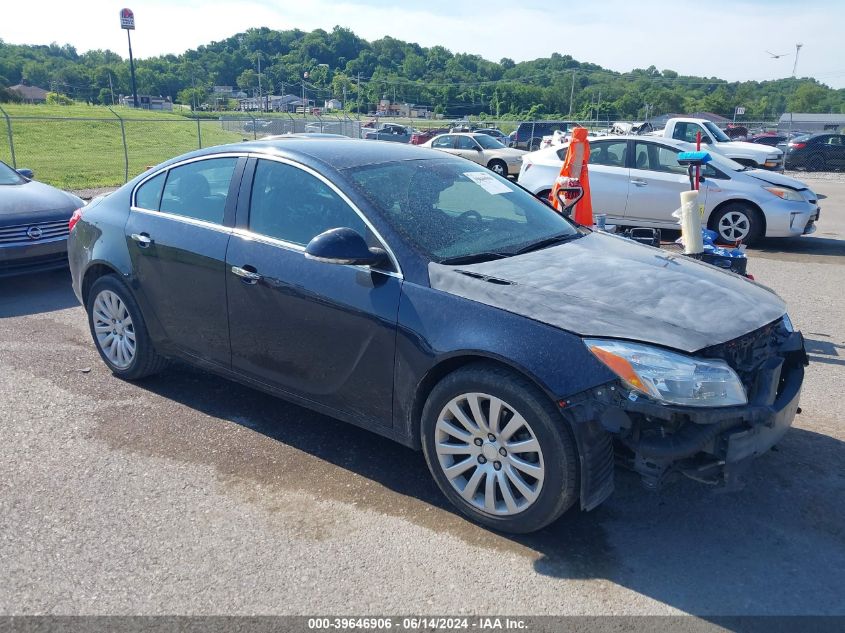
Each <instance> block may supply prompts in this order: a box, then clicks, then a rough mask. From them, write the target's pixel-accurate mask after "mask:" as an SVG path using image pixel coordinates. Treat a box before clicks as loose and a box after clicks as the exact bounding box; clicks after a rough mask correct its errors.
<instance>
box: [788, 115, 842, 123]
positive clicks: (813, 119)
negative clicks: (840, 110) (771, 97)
mask: <svg viewBox="0 0 845 633" xmlns="http://www.w3.org/2000/svg"><path fill="white" fill-rule="evenodd" d="M780 120H781V121H784V122H787V121H804V122H806V123H845V114H813V113H809V112H784V113H783V114H781V115H780Z"/></svg>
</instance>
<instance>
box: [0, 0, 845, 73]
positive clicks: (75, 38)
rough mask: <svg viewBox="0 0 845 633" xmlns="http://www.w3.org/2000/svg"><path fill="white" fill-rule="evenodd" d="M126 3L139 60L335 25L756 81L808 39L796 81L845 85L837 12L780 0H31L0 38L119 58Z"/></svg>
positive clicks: (365, 33) (781, 66) (494, 51)
mask: <svg viewBox="0 0 845 633" xmlns="http://www.w3.org/2000/svg"><path fill="white" fill-rule="evenodd" d="M126 5H128V6H129V7H130V8H132V9H133V10H134V12H135V16H136V22H137V30H136V31H134V32H133V33H132V42H133V49H134V53H135V55H136V56H137V57H149V56H152V55H158V54H163V53H177V54H178V53H181V52H182V51H184V50H186V49H188V48H195V47H196V46H198V45H201V44H206V43H208V42H211V41H213V40H221V39H224V38H226V37H228V36H231V35H233V34H235V33H237V32H239V31H245V30H246V29H248V28H250V27H259V26H267V27H270V28H273V29H288V28H300V29H303V30H311V29H314V28H324V29H326V30H330V29H331V28H332V27H333V26H334V25H335V24H340V25H342V26H345V27H348V28H350V29H352V30H353V31H354V32H356V33H357V34H358V35H360V36H361V37H364V38H366V39H368V40H372V39H376V38H379V37H383V36H385V35H390V36H393V37H396V38H398V39H402V40H406V41H412V42H418V43H420V44H422V45H424V46H433V45H435V44H442V45H443V46H446V47H447V48H449V49H451V50H452V51H454V52H470V53H477V54H480V55H482V56H484V57H486V58H488V59H491V60H494V61H497V60H499V59H500V58H502V57H511V58H513V59H515V60H517V61H520V60H525V59H534V58H537V57H546V56H548V55H550V54H551V53H552V52H559V53H561V54H570V55H572V56H573V57H574V58H576V59H578V60H580V61H587V62H593V63H596V64H600V65H602V66H604V67H607V68H611V69H613V70H617V71H627V70H631V69H632V68H638V67H639V68H645V67H647V66H650V65H652V64H653V65H655V66H657V67H658V68H660V69H663V68H672V69H674V70H677V71H678V72H681V73H683V74H695V75H703V76H716V77H720V78H725V79H729V80H743V79H756V80H763V79H773V78H778V77H785V76H789V75H790V74H791V72H792V64H793V61H794V59H793V57H791V56H789V57H784V58H781V59H778V60H773V59H771V58H770V57H769V56H768V55H767V54H766V52H765V51H766V50H770V51H773V52H776V53H794V47H795V43H796V42H795V40H796V38H801V37H804V38H806V41H804V42H803V43H804V45H805V46H804V48H803V49H802V51H801V56H800V60H799V65H798V74H799V75H801V76H805V75H812V76H816V77H817V78H819V79H820V80H821V81H824V82H825V83H828V84H829V85H832V86H835V87H843V86H845V63H843V61H842V59H841V55H840V53H839V51H840V49H841V44H840V42H839V40H840V38H841V35H840V31H841V25H842V24H843V23H845V4H843V3H839V2H834V1H831V2H821V1H815V2H814V1H809V2H807V1H805V2H802V3H801V7H800V11H796V10H795V6H794V4H790V3H787V2H779V1H777V0H775V1H772V0H769V1H763V0H758V1H756V2H753V1H751V0H746V1H745V2H728V1H726V0H714V1H711V2H710V3H708V4H707V5H706V6H702V5H701V4H700V3H693V2H678V1H677V0H676V1H674V2H669V1H668V0H640V1H639V2H637V3H633V2H628V1H626V0H606V1H604V2H601V3H584V5H583V6H581V7H580V8H579V7H578V6H577V5H572V6H566V7H565V8H561V3H557V2H551V1H549V2H546V1H541V0H534V1H530V0H529V1H528V2H523V3H515V2H512V1H505V0H488V1H487V2H486V3H484V4H483V5H481V4H477V3H469V2H463V3H462V2H452V3H447V2H445V1H444V0H433V1H430V2H426V3H418V4H411V3H407V4H399V3H389V4H388V3H386V2H378V1H377V0H369V1H366V0H345V1H340V2H333V1H332V0H295V1H294V2H278V1H276V0H267V1H264V0H246V1H241V2H234V1H232V0H227V1H220V0H216V1H215V0H203V1H200V0H170V1H167V2H165V1H163V0H139V1H134V2H133V1H132V0H126V2H125V3H124V2H114V1H111V0H89V1H88V2H86V3H68V2H65V1H64V0H31V1H30V2H27V3H26V5H23V4H22V3H17V2H16V3H14V4H13V5H12V8H11V11H9V9H8V8H7V9H5V12H6V17H5V19H3V20H2V22H0V38H2V39H3V40H5V41H7V42H14V43H29V44H46V43H49V42H51V41H56V42H58V43H60V44H63V43H70V44H72V45H73V46H75V47H76V48H77V50H79V51H85V50H88V49H91V48H110V49H112V50H114V51H116V52H118V53H120V54H121V55H124V56H125V55H126V35H125V33H124V32H123V31H121V30H120V29H119V22H118V12H119V10H120V9H121V8H122V7H123V6H126ZM80 7H81V8H80ZM810 35H811V37H810Z"/></svg>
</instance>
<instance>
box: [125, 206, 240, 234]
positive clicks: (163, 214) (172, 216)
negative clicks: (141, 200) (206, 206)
mask: <svg viewBox="0 0 845 633" xmlns="http://www.w3.org/2000/svg"><path fill="white" fill-rule="evenodd" d="M129 210H130V211H132V212H133V213H143V214H144V215H150V216H153V217H157V218H167V219H168V220H175V221H176V222H182V223H183V224H190V225H193V226H198V227H200V228H204V229H211V230H212V231H217V232H218V233H227V234H229V235H231V233H232V229H231V228H230V227H228V226H223V225H222V224H217V223H215V222H206V221H205V220H197V219H196V218H189V217H188V216H186V215H178V214H176V213H169V212H167V211H153V210H151V209H142V208H141V207H129Z"/></svg>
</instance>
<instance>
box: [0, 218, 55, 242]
mask: <svg viewBox="0 0 845 633" xmlns="http://www.w3.org/2000/svg"><path fill="white" fill-rule="evenodd" d="M67 235H68V225H67V220H57V221H53V222H33V223H32V224H17V225H15V226H0V246H4V245H5V246H9V245H25V244H33V243H35V244H37V243H38V242H45V241H47V240H54V239H56V238H61V237H67Z"/></svg>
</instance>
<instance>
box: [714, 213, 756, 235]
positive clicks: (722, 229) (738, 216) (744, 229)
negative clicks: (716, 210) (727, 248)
mask: <svg viewBox="0 0 845 633" xmlns="http://www.w3.org/2000/svg"><path fill="white" fill-rule="evenodd" d="M750 230H751V220H749V219H748V216H747V215H745V214H744V213H742V212H741V211H731V212H730V213H726V214H725V215H724V216H722V219H721V220H719V235H721V236H722V237H723V238H725V239H726V240H728V241H729V242H737V241H739V240H744V239H745V238H746V237H747V236H748V233H749V232H750Z"/></svg>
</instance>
